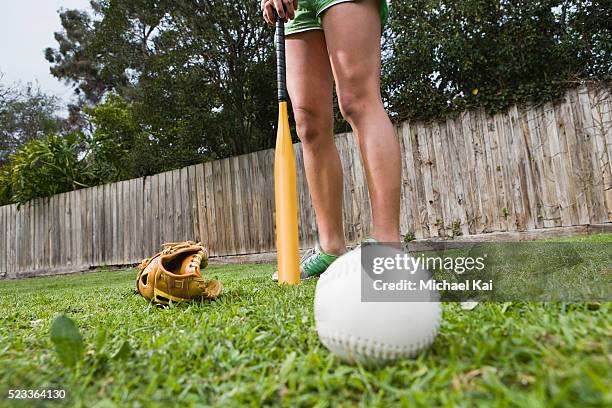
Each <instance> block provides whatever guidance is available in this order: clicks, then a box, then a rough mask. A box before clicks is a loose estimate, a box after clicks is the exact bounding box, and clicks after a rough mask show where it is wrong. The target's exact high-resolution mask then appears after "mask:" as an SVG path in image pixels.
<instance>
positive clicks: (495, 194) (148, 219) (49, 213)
mask: <svg viewBox="0 0 612 408" xmlns="http://www.w3.org/2000/svg"><path fill="white" fill-rule="evenodd" d="M397 132H398V135H399V136H400V140H401V148H402V162H403V164H402V165H403V186H402V218H401V222H402V225H401V227H402V231H403V233H409V234H414V236H415V237H416V238H427V237H439V236H440V237H448V236H453V235H458V234H463V235H469V234H476V233H486V232H496V231H530V230H538V229H545V228H550V227H560V226H576V225H588V224H599V223H608V222H611V221H612V164H611V162H610V158H612V97H611V95H610V91H609V89H608V90H605V89H604V90H602V89H598V90H595V89H588V88H586V87H583V88H580V89H577V90H573V91H570V92H568V93H567V95H566V96H565V98H564V100H562V101H560V102H559V103H556V104H554V105H553V104H546V105H543V106H538V107H531V108H525V109H519V108H517V107H513V108H511V109H510V110H509V111H508V112H506V113H503V114H497V115H495V116H489V115H486V114H485V113H484V112H482V111H470V112H465V113H463V114H461V115H459V116H458V117H457V118H449V119H447V120H445V121H439V122H432V123H411V124H409V123H404V124H402V125H400V126H398V127H397ZM336 144H337V146H338V149H339V151H340V155H341V157H342V165H343V169H344V172H345V186H344V187H345V188H344V214H345V229H346V234H347V237H348V239H349V241H350V242H352V243H354V242H356V241H358V240H360V239H361V238H362V237H364V236H365V235H367V234H368V229H369V226H370V208H369V202H368V192H367V188H366V183H365V177H364V173H363V169H362V166H361V162H360V158H359V152H358V149H357V147H356V145H355V140H354V138H353V137H352V135H351V134H342V135H338V136H337V137H336ZM295 152H296V159H297V163H298V188H299V200H300V207H299V222H300V243H301V245H302V247H307V246H310V245H312V244H313V242H314V241H315V240H316V231H315V218H314V212H313V209H312V207H311V205H310V199H309V196H308V190H307V186H306V180H305V177H304V172H303V170H302V166H303V160H302V153H301V149H300V148H299V145H296V146H295ZM273 158H274V152H273V151H272V150H266V151H261V152H257V153H253V154H249V155H244V156H239V157H233V158H229V159H224V160H218V161H213V162H208V163H204V164H199V165H195V166H190V167H187V168H183V169H180V170H175V171H170V172H166V173H162V174H158V175H155V176H152V177H146V178H140V179H135V180H129V181H124V182H120V183H114V184H107V185H103V186H98V187H93V188H88V189H83V190H79V191H73V192H70V193H65V194H59V195H56V196H53V197H50V198H43V199H37V200H33V201H32V202H29V203H27V204H25V205H23V206H21V207H20V208H18V207H17V206H15V205H10V206H4V207H0V276H9V277H16V276H26V275H37V274H53V273H61V272H66V271H75V270H84V269H88V268H91V267H96V266H104V265H126V264H133V263H137V262H139V261H140V260H141V259H142V258H143V257H145V256H148V255H150V254H151V253H153V252H155V251H156V250H157V248H158V247H159V244H160V243H162V242H170V241H182V240H201V241H202V242H204V243H206V245H207V246H208V247H209V249H210V252H211V255H213V256H231V255H239V254H255V253H264V252H271V251H274V249H275V245H274V222H273V220H274V185H273V183H274V180H273V174H274V171H273V170H274V169H273V167H274V160H273Z"/></svg>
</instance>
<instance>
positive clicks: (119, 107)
mask: <svg viewBox="0 0 612 408" xmlns="http://www.w3.org/2000/svg"><path fill="white" fill-rule="evenodd" d="M85 113H86V115H87V116H86V119H87V121H88V123H90V124H91V128H92V131H91V132H86V134H85V135H84V140H85V142H86V145H87V157H86V161H87V162H88V163H89V165H90V167H91V171H92V172H93V173H94V174H95V175H96V177H97V178H98V179H99V180H101V181H104V182H112V181H120V180H126V179H129V178H131V177H134V176H139V175H141V174H140V173H141V172H142V170H141V169H142V168H143V166H144V167H146V166H147V159H149V158H150V155H147V156H145V157H143V156H142V154H141V152H146V151H148V150H149V149H148V148H149V147H150V146H149V145H150V141H149V139H148V138H147V137H146V134H145V132H144V131H143V130H142V129H141V127H140V124H139V123H138V122H137V121H136V119H135V117H134V112H133V109H132V105H131V104H130V103H128V102H127V101H126V100H125V99H123V98H121V97H120V96H118V95H116V94H113V93H111V94H109V95H107V97H106V100H105V101H104V103H101V104H99V105H97V106H94V107H88V108H85Z"/></svg>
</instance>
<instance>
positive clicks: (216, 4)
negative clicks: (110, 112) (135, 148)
mask: <svg viewBox="0 0 612 408" xmlns="http://www.w3.org/2000/svg"><path fill="white" fill-rule="evenodd" d="M91 4H92V9H93V10H94V17H90V16H87V15H86V14H84V13H82V12H77V11H74V10H64V11H63V12H62V24H63V28H64V31H63V32H62V33H57V34H56V39H57V40H58V43H59V48H57V49H48V50H47V52H46V54H47V58H48V59H49V61H50V62H51V63H52V64H53V68H52V72H53V74H54V75H55V76H57V77H58V78H60V79H65V80H68V81H72V82H73V83H76V84H77V86H78V89H80V90H82V91H83V93H84V95H85V100H84V101H83V102H84V103H85V102H87V103H97V102H98V101H99V100H100V97H101V96H100V95H101V94H102V93H104V92H106V91H108V90H112V91H113V92H115V93H117V94H118V95H120V96H122V97H123V98H124V99H126V100H127V101H129V102H130V103H132V104H133V105H132V106H133V112H134V115H135V116H134V117H135V119H136V121H137V122H138V123H139V124H140V126H141V128H142V129H143V130H144V131H146V132H147V133H148V134H149V135H150V138H151V143H149V144H148V145H142V146H141V147H142V148H145V149H146V151H145V152H142V153H145V154H148V155H149V158H150V160H148V161H147V162H146V163H143V165H144V167H143V166H140V167H139V169H140V173H141V174H153V173H157V172H160V171H163V170H168V169H174V168H177V167H181V166H186V165H189V164H194V163H197V162H201V161H203V160H206V159H211V158H219V157H226V156H229V155H234V154H242V153H248V152H251V151H255V150H261V149H264V148H268V147H271V145H272V141H273V140H274V137H273V136H274V132H273V129H274V123H275V109H276V108H275V97H274V95H275V94H274V92H275V87H274V78H275V76H274V60H273V47H272V34H273V33H272V30H271V29H269V28H267V27H265V26H264V24H263V21H262V18H261V16H260V14H259V8H258V7H259V6H258V4H257V3H256V2H249V3H247V4H246V5H244V4H240V5H238V4H236V3H235V2H232V1H229V0H225V1H193V0H177V1H169V0H160V1H156V2H151V1H147V0H136V1H135V0H100V1H92V2H91Z"/></svg>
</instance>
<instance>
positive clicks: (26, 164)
mask: <svg viewBox="0 0 612 408" xmlns="http://www.w3.org/2000/svg"><path fill="white" fill-rule="evenodd" d="M81 153H82V139H81V135H80V134H79V133H76V132H75V133H70V134H68V135H65V136H61V135H56V134H51V135H48V136H45V137H43V138H40V139H32V140H30V141H28V142H26V143H25V144H24V145H22V146H21V147H20V148H19V149H18V150H17V151H16V152H15V154H13V155H12V156H11V158H10V161H9V163H8V164H6V165H4V166H3V167H2V168H0V204H2V205H4V204H9V203H25V202H26V201H28V200H32V199H34V198H37V197H48V196H51V195H53V194H59V193H64V192H67V191H72V190H76V189H79V188H83V187H89V186H92V185H95V184H96V183H97V182H98V180H97V178H96V176H95V175H94V174H93V173H92V172H91V169H90V167H89V165H88V164H87V161H86V160H83V159H82V155H81Z"/></svg>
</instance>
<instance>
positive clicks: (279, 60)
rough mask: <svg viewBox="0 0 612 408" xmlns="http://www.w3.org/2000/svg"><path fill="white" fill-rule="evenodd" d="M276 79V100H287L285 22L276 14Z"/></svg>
mask: <svg viewBox="0 0 612 408" xmlns="http://www.w3.org/2000/svg"><path fill="white" fill-rule="evenodd" d="M274 42H275V44H276V81H277V85H278V101H279V102H285V101H287V73H286V70H285V22H284V21H283V20H282V19H281V18H280V17H279V16H278V14H276V33H275V34H274Z"/></svg>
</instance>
